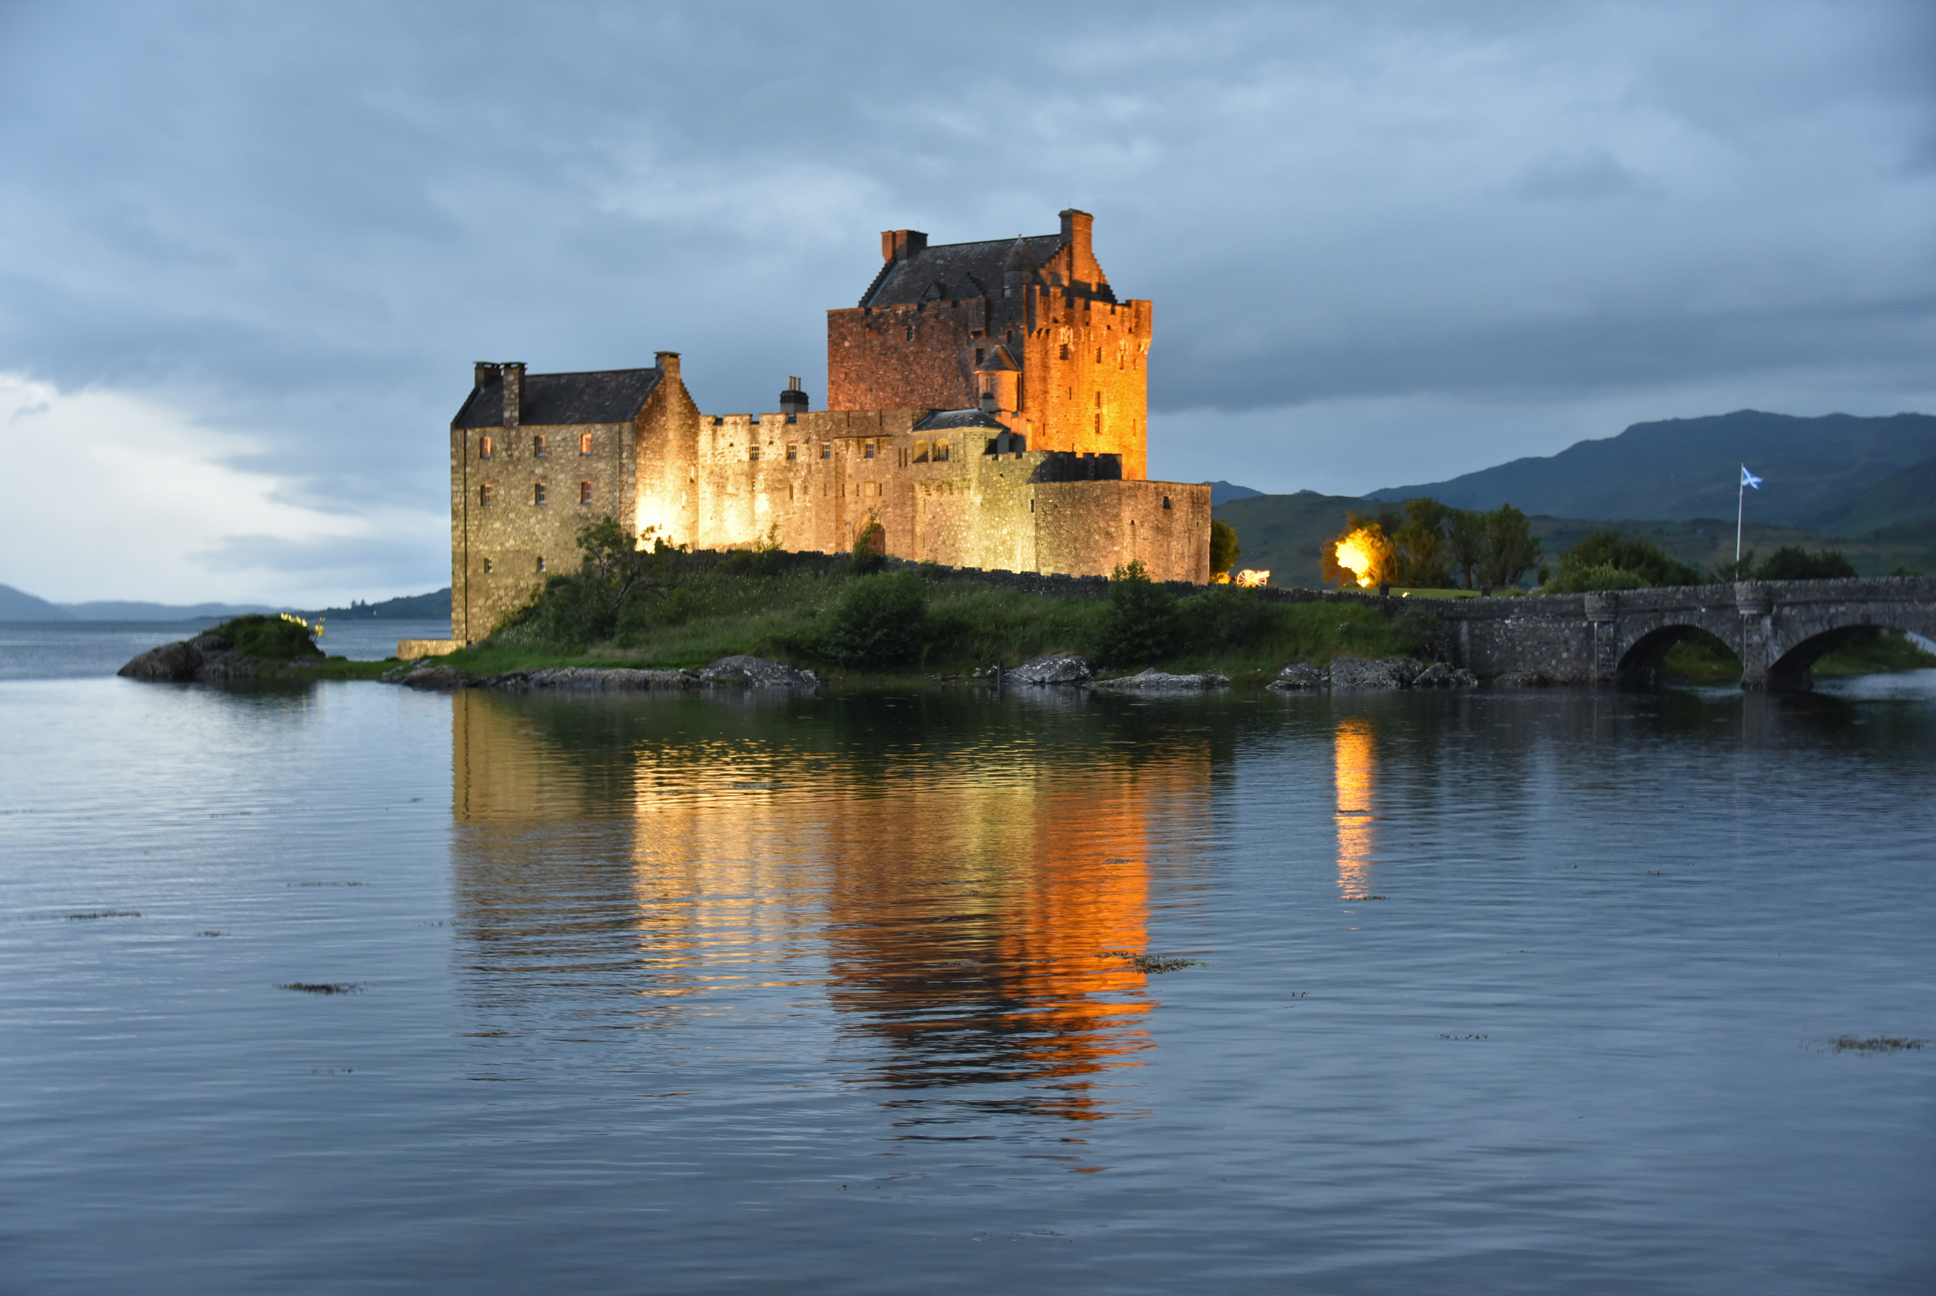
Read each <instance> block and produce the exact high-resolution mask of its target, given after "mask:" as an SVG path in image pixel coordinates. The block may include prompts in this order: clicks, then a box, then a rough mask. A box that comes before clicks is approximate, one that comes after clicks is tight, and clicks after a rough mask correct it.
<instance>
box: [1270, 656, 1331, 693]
mask: <svg viewBox="0 0 1936 1296" xmlns="http://www.w3.org/2000/svg"><path fill="white" fill-rule="evenodd" d="M1330 682H1331V676H1330V675H1329V674H1328V673H1326V672H1324V671H1321V670H1319V669H1318V668H1317V667H1315V666H1313V665H1311V663H1309V662H1292V663H1291V664H1290V665H1289V666H1286V667H1285V668H1284V669H1283V670H1281V671H1279V672H1277V678H1276V679H1274V680H1272V681H1271V682H1270V683H1269V684H1268V685H1266V687H1268V688H1273V689H1276V690H1277V691H1278V692H1280V693H1290V692H1297V691H1303V690H1306V689H1321V688H1323V687H1324V686H1325V685H1326V684H1329V683H1330Z"/></svg>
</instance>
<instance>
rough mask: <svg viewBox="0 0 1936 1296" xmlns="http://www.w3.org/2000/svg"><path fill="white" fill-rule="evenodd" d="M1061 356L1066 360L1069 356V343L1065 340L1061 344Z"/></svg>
mask: <svg viewBox="0 0 1936 1296" xmlns="http://www.w3.org/2000/svg"><path fill="white" fill-rule="evenodd" d="M1062 358H1063V359H1064V360H1067V359H1068V358H1069V344H1068V343H1067V342H1064V343H1063V344H1062Z"/></svg>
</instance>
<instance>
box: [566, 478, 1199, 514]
mask: <svg viewBox="0 0 1936 1296" xmlns="http://www.w3.org/2000/svg"><path fill="white" fill-rule="evenodd" d="M578 502H579V503H580V504H589V503H591V502H592V484H591V483H590V482H579V483H578ZM1163 507H1164V508H1168V507H1169V504H1168V503H1165V504H1164V505H1163Z"/></svg>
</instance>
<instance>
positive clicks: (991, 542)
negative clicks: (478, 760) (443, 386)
mask: <svg viewBox="0 0 1936 1296" xmlns="http://www.w3.org/2000/svg"><path fill="white" fill-rule="evenodd" d="M1090 225H1091V218H1090V216H1089V215H1088V214H1087V213H1084V212H1077V211H1066V212H1063V213H1062V229H1061V232H1060V233H1059V234H1049V235H1041V236H1037V237H1027V238H1018V239H1015V240H1013V241H1004V240H996V241H992V242H985V243H955V244H941V245H936V246H933V247H930V246H928V243H927V236H926V235H925V234H922V233H920V232H919V231H915V230H893V231H889V232H887V233H885V234H883V235H882V236H881V241H882V254H883V255H882V260H883V265H882V268H881V271H880V273H879V274H878V275H877V276H876V277H875V280H874V282H873V283H872V284H871V285H869V287H868V290H867V293H866V294H865V295H864V296H863V297H862V299H861V301H860V304H859V305H858V306H857V307H855V308H853V309H848V310H834V311H829V312H828V323H827V370H828V384H829V398H828V405H829V408H827V409H825V410H818V411H815V410H811V409H809V408H808V400H807V397H806V395H805V393H803V392H801V391H800V390H799V384H798V382H797V381H794V382H792V383H790V384H789V389H788V390H787V391H785V392H782V393H781V394H780V410H779V411H778V412H777V413H770V414H728V415H708V414H702V413H701V412H700V411H699V408H698V406H697V405H696V404H694V402H693V400H692V397H691V396H690V395H688V394H687V392H686V388H685V384H684V383H683V382H681V381H680V378H679V356H678V354H677V353H676V352H671V351H661V352H659V353H658V355H657V362H656V363H655V364H654V365H653V367H652V368H649V369H617V370H605V371H600V372H592V373H556V374H532V373H526V372H525V366H524V365H522V364H516V363H513V364H479V365H478V366H477V367H476V371H475V374H474V377H473V381H472V387H471V393H470V396H469V397H468V398H467V399H466V400H465V401H464V404H463V407H462V408H461V409H459V410H458V412H457V417H456V418H454V419H453V420H452V421H451V426H450V472H451V479H450V490H451V494H450V501H451V515H450V516H451V637H452V638H453V639H454V640H456V641H457V642H459V643H471V642H475V641H476V640H479V639H482V638H484V637H485V636H486V635H488V634H489V633H490V632H491V629H492V628H493V627H494V626H495V625H496V624H497V623H498V622H499V621H500V620H501V619H502V618H503V617H504V616H505V615H506V614H507V613H509V612H512V611H514V610H516V609H517V608H518V607H521V606H522V605H523V604H524V603H525V602H526V601H528V600H529V599H530V597H531V595H532V593H533V592H534V590H535V589H537V588H538V587H540V586H541V585H542V584H543V582H544V579H545V577H546V575H548V574H550V573H554V572H561V571H568V570H570V569H571V568H572V567H574V566H575V565H576V563H577V561H578V552H577V546H576V542H575V538H576V536H577V534H578V531H579V529H580V528H581V527H583V526H585V525H586V524H588V523H591V522H596V521H597V520H599V519H600V518H602V517H604V516H606V515H607V514H610V515H611V516H612V517H614V518H616V519H617V520H618V521H619V524H620V525H621V526H623V527H625V528H626V529H627V530H628V531H629V532H630V533H631V534H634V535H639V536H641V537H642V540H641V543H642V544H643V543H649V540H648V539H646V537H650V538H662V539H665V540H667V541H669V542H671V543H675V544H684V545H689V546H691V547H693V548H695V549H730V548H746V547H749V546H752V545H765V546H777V547H779V548H781V549H788V550H796V551H801V550H812V551H820V552H827V553H844V552H846V551H848V550H850V549H851V548H852V547H853V545H854V541H855V540H856V538H857V537H858V536H859V535H861V534H862V533H863V532H867V531H876V542H877V543H880V544H882V545H883V546H884V549H885V552H887V553H888V554H890V555H893V556H896V557H902V558H909V559H914V560H917V561H922V562H934V563H940V564H943V565H946V566H950V567H980V568H985V569H1006V570H1010V571H1035V572H1051V573H1065V574H1069V575H1098V574H1100V575H1107V574H1108V573H1109V572H1111V571H1112V570H1114V568H1115V567H1116V566H1117V565H1118V564H1121V563H1126V562H1128V561H1130V560H1131V559H1140V560H1141V561H1142V562H1143V564H1144V565H1145V566H1146V567H1148V569H1149V571H1150V575H1151V576H1152V577H1153V578H1154V579H1157V580H1183V581H1191V582H1194V583H1197V584H1202V583H1203V582H1205V581H1207V580H1208V579H1209V577H1210V488H1209V487H1208V486H1207V485H1198V484H1184V483H1178V482H1155V481H1149V480H1146V468H1145V464H1146V457H1147V456H1146V447H1147V444H1148V433H1147V422H1146V419H1147V409H1148V401H1147V392H1148V374H1147V365H1146V361H1147V356H1148V352H1149V342H1150V322H1151V309H1150V303H1149V302H1147V301H1126V302H1118V301H1117V300H1116V297H1115V293H1114V291H1113V290H1112V289H1111V288H1110V286H1109V283H1108V280H1107V279H1106V278H1105V277H1104V276H1103V273H1102V269H1101V267H1100V266H1099V265H1098V264H1097V263H1096V260H1095V256H1094V254H1093V253H1092V251H1091V249H1090Z"/></svg>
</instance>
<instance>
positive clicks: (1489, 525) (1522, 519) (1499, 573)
mask: <svg viewBox="0 0 1936 1296" xmlns="http://www.w3.org/2000/svg"><path fill="white" fill-rule="evenodd" d="M1485 522H1486V554H1485V559H1484V561H1483V563H1482V564H1481V570H1482V572H1483V573H1484V575H1485V580H1486V584H1488V585H1493V586H1499V585H1517V584H1518V583H1519V578H1520V577H1522V576H1524V575H1525V574H1526V573H1527V572H1529V571H1531V570H1532V569H1533V568H1534V567H1536V566H1537V565H1538V564H1539V541H1537V540H1535V539H1534V538H1533V530H1532V527H1530V526H1529V525H1527V522H1526V515H1525V514H1524V513H1521V512H1520V511H1519V510H1518V509H1516V508H1514V507H1513V506H1512V505H1510V504H1502V505H1500V506H1499V507H1498V508H1496V509H1494V510H1493V511H1492V512H1490V513H1488V514H1486V515H1485Z"/></svg>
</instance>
